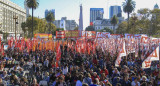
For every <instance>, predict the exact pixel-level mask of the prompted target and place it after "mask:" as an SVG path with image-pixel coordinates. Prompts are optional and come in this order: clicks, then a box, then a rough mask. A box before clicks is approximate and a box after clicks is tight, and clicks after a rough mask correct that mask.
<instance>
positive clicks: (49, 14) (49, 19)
mask: <svg viewBox="0 0 160 86" xmlns="http://www.w3.org/2000/svg"><path fill="white" fill-rule="evenodd" d="M46 20H47V22H49V25H50V28H49V29H48V31H49V33H50V31H51V24H52V22H53V21H54V20H55V18H54V15H53V13H52V12H49V13H48V14H47V16H46Z"/></svg>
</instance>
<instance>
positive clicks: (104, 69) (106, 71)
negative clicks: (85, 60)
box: [100, 67, 109, 76]
mask: <svg viewBox="0 0 160 86" xmlns="http://www.w3.org/2000/svg"><path fill="white" fill-rule="evenodd" d="M100 73H101V74H102V73H105V76H107V75H108V74H109V73H108V70H107V69H106V67H103V69H102V70H101V72H100Z"/></svg>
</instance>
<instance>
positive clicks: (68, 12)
mask: <svg viewBox="0 0 160 86" xmlns="http://www.w3.org/2000/svg"><path fill="white" fill-rule="evenodd" d="M11 1H12V2H14V3H16V4H18V5H20V6H21V7H23V8H24V0H11ZM38 1H39V7H38V9H36V10H35V11H34V16H37V17H38V16H39V17H40V18H44V11H45V9H55V11H56V15H55V16H56V17H55V19H56V20H59V19H61V17H67V19H69V20H76V22H77V23H79V22H78V19H79V9H80V8H79V6H80V4H81V3H82V4H83V20H84V21H83V22H84V28H85V27H87V26H88V25H89V19H90V8H104V18H108V16H109V6H111V5H120V6H121V5H122V2H124V1H125V0H38ZM134 1H136V9H135V12H137V10H138V9H140V8H149V9H153V7H154V5H155V4H156V3H157V4H158V5H159V6H160V2H159V0H134ZM30 13H31V10H30ZM122 16H124V17H125V18H126V17H127V16H126V14H125V13H123V14H122Z"/></svg>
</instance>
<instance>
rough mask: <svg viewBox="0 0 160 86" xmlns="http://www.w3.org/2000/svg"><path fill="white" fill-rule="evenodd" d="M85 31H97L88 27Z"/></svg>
mask: <svg viewBox="0 0 160 86" xmlns="http://www.w3.org/2000/svg"><path fill="white" fill-rule="evenodd" d="M85 31H95V29H94V27H93V26H88V27H86V30H85Z"/></svg>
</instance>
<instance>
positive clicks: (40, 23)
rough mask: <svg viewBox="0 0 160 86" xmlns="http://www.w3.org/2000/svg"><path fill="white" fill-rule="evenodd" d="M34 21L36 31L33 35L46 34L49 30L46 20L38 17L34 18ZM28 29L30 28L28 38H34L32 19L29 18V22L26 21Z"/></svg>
mask: <svg viewBox="0 0 160 86" xmlns="http://www.w3.org/2000/svg"><path fill="white" fill-rule="evenodd" d="M33 20H34V23H33V24H34V27H33V28H34V30H33V34H36V33H45V32H46V30H47V27H46V25H47V21H46V20H44V19H39V18H37V17H33ZM26 27H28V33H29V34H28V36H29V37H32V34H31V33H32V17H28V18H27V21H26Z"/></svg>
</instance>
